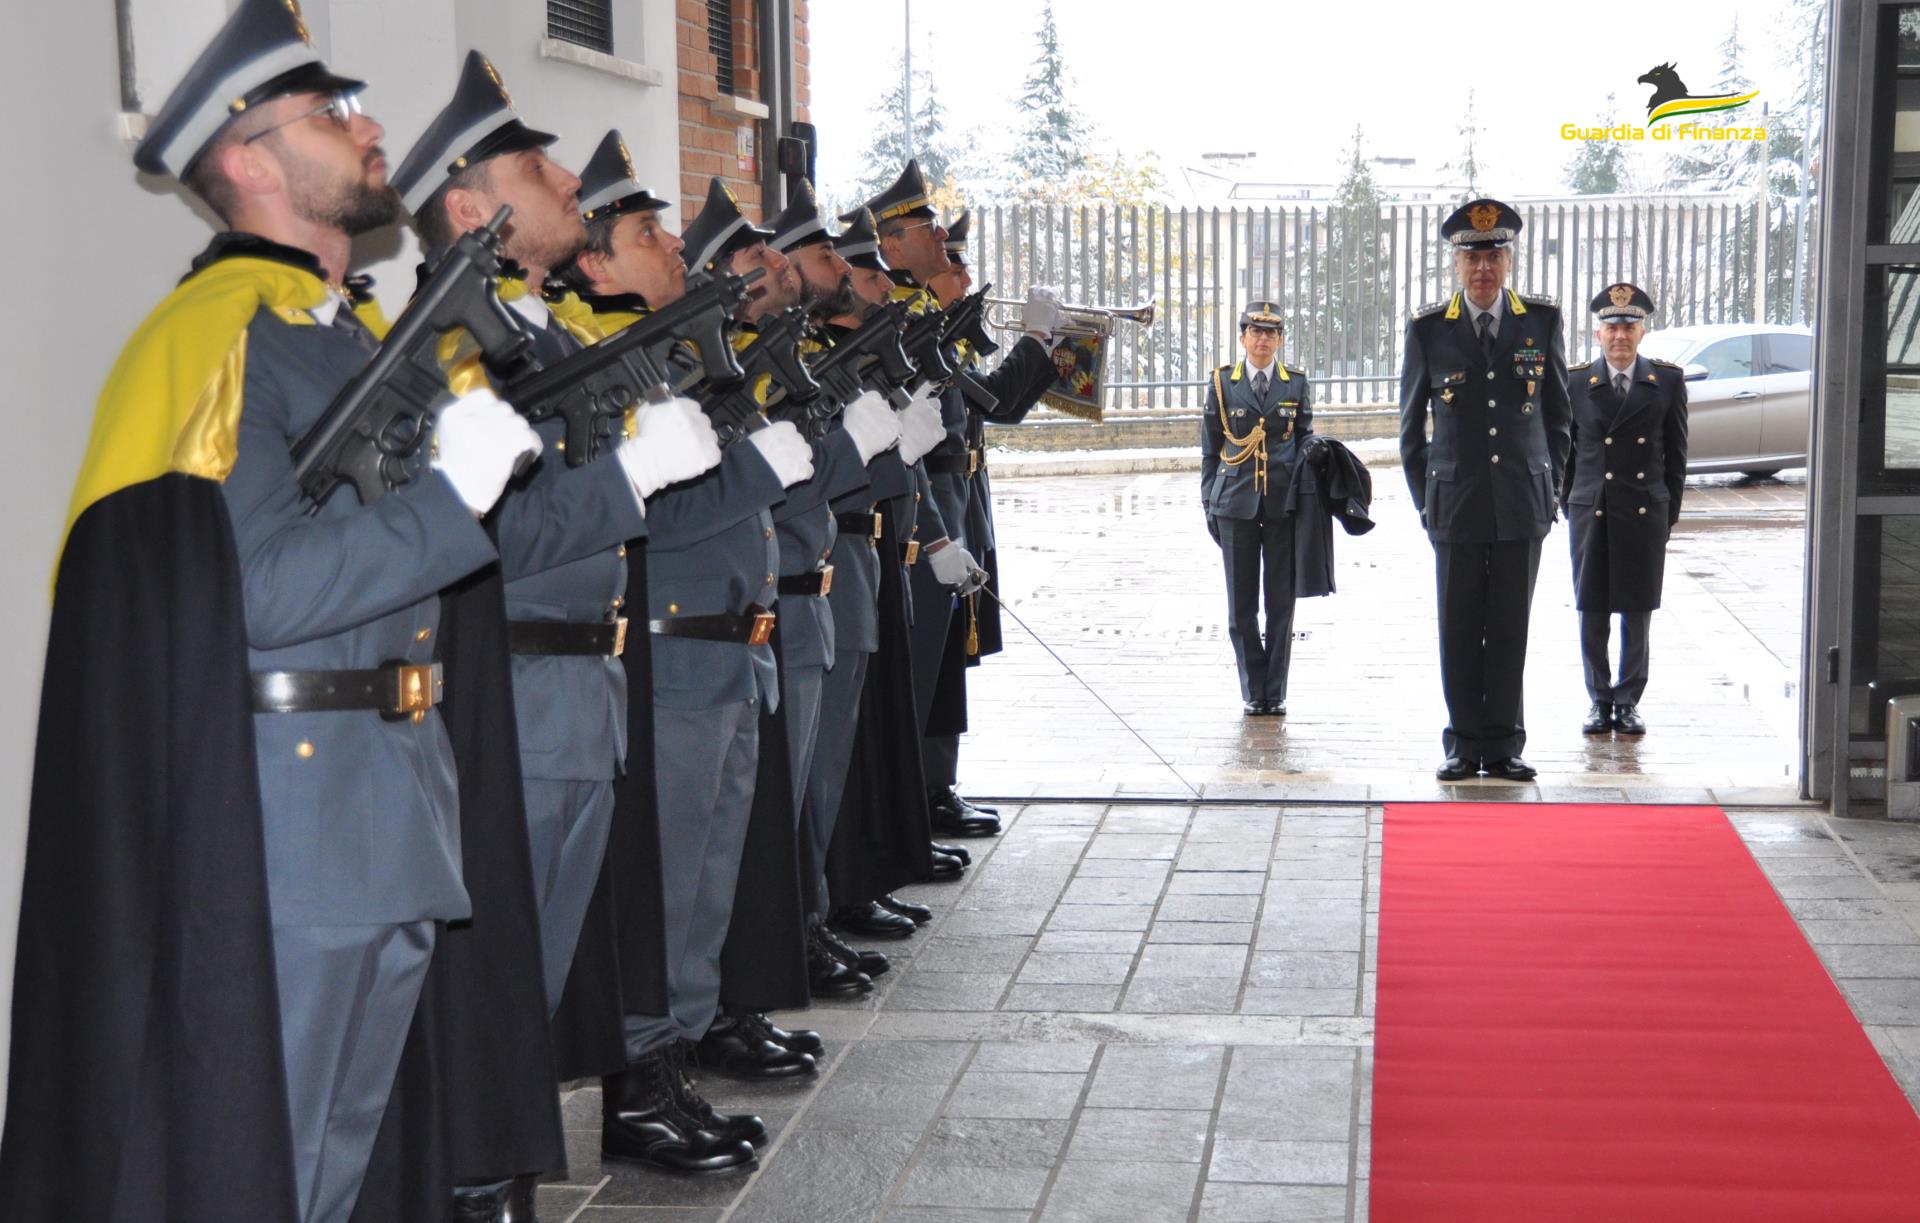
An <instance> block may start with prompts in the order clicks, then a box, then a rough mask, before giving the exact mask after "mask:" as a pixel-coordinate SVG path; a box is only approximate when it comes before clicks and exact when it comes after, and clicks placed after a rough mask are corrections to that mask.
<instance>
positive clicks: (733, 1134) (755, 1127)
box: [667, 1040, 767, 1147]
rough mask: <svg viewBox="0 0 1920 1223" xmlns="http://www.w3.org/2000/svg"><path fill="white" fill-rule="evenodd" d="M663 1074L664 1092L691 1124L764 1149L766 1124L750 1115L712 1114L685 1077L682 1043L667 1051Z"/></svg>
mask: <svg viewBox="0 0 1920 1223" xmlns="http://www.w3.org/2000/svg"><path fill="white" fill-rule="evenodd" d="M667 1070H668V1072H669V1077H668V1081H667V1088H668V1090H669V1092H671V1094H672V1095H673V1106H674V1107H675V1108H677V1109H679V1110H680V1111H681V1112H682V1113H684V1114H685V1115H686V1116H688V1117H691V1118H692V1119H693V1122H694V1124H696V1125H698V1126H699V1127H700V1128H701V1129H703V1130H705V1131H707V1132H708V1133H711V1134H718V1135H720V1136H721V1137H722V1138H728V1139H731V1140H733V1141H735V1142H744V1143H748V1144H750V1145H752V1146H756V1147H757V1146H764V1145H765V1144H766V1141H767V1125H766V1122H764V1121H762V1120H760V1118H758V1117H756V1116H754V1115H753V1114H752V1113H716V1112H714V1111H713V1105H711V1104H709V1103H707V1101H706V1098H705V1097H704V1096H702V1095H701V1094H700V1092H699V1090H698V1089H696V1088H695V1087H694V1085H693V1079H692V1078H691V1077H689V1076H688V1074H687V1046H686V1044H685V1043H684V1042H681V1041H677V1040H676V1041H674V1042H673V1044H672V1045H670V1046H669V1047H668V1049H667Z"/></svg>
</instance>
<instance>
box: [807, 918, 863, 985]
mask: <svg viewBox="0 0 1920 1223" xmlns="http://www.w3.org/2000/svg"><path fill="white" fill-rule="evenodd" d="M826 929H827V928H826V927H825V926H822V925H816V926H814V927H813V929H811V930H809V931H808V932H807V988H808V990H810V991H811V992H812V994H813V996H814V997H816V998H847V997H851V996H852V995H854V994H864V993H867V992H869V991H871V990H872V989H873V978H872V977H869V976H868V975H867V974H866V973H863V972H861V971H860V970H859V969H856V968H849V967H847V966H846V965H845V964H843V963H841V961H840V957H838V956H836V955H834V954H833V952H832V951H830V950H828V948H827V944H826V943H825V941H824V940H823V939H822V937H821V936H822V935H824V934H825V933H826Z"/></svg>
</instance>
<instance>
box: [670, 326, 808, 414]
mask: <svg viewBox="0 0 1920 1223" xmlns="http://www.w3.org/2000/svg"><path fill="white" fill-rule="evenodd" d="M806 317H807V316H806V312H805V311H803V310H799V309H793V310H784V311H781V312H780V313H779V314H775V315H770V316H768V317H767V318H764V319H762V320H760V322H759V324H758V327H759V334H758V335H756V336H755V337H754V338H753V342H752V343H751V344H749V345H747V346H746V347H745V348H743V349H741V350H740V368H741V369H742V370H744V371H745V372H746V377H745V378H744V379H742V380H741V381H739V382H738V383H736V384H734V385H732V386H725V387H715V386H711V385H707V386H702V387H700V388H697V389H696V390H695V391H694V398H695V399H698V400H699V401H700V406H701V407H702V408H703V409H705V411H706V413H707V417H708V419H710V420H712V422H713V431H714V432H715V433H717V434H719V435H720V444H721V445H722V446H728V445H732V444H733V443H734V442H736V441H739V440H740V439H741V438H743V437H745V436H746V435H747V434H749V433H753V432H755V431H757V430H758V429H760V428H761V427H762V426H763V425H764V423H765V421H764V420H763V419H762V409H763V407H764V406H765V405H764V404H762V403H761V401H760V400H759V399H758V398H757V397H756V396H755V394H754V387H755V385H756V384H758V383H759V381H760V379H761V378H762V376H766V377H768V378H770V379H771V380H772V382H773V384H774V385H776V386H778V387H779V388H780V389H781V390H782V391H784V392H785V395H786V398H788V399H790V400H791V401H792V402H794V403H796V404H804V403H808V402H811V401H812V400H813V399H815V398H817V397H818V396H819V395H820V384H819V383H817V382H815V381H814V380H813V377H812V376H811V375H810V374H808V373H807V365H806V362H804V361H802V360H801V359H800V339H801V337H802V336H803V335H804V334H805V328H806Z"/></svg>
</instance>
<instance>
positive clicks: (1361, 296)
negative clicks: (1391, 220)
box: [1297, 124, 1393, 373]
mask: <svg viewBox="0 0 1920 1223" xmlns="http://www.w3.org/2000/svg"><path fill="white" fill-rule="evenodd" d="M1345 163H1346V164H1345V168H1344V172H1343V174H1342V177H1341V180H1340V185H1339V186H1338V187H1337V188H1335V189H1334V194H1333V198H1332V200H1330V201H1329V202H1328V205H1327V222H1326V223H1327V234H1326V242H1325V245H1324V246H1323V247H1322V248H1321V251H1320V255H1319V268H1318V274H1317V277H1316V279H1317V281H1318V283H1319V284H1320V286H1321V290H1322V291H1321V294H1320V297H1321V301H1320V302H1318V303H1301V305H1302V306H1303V307H1305V308H1306V309H1308V310H1309V311H1313V312H1318V313H1320V314H1322V315H1323V316H1324V317H1325V320H1326V326H1324V327H1314V328H1312V329H1311V330H1310V331H1309V334H1312V335H1320V336H1323V337H1325V341H1326V344H1327V345H1328V348H1327V351H1325V352H1316V353H1308V352H1301V353H1299V354H1297V356H1298V359H1300V360H1303V361H1305V362H1306V363H1307V364H1308V365H1309V367H1310V368H1314V369H1322V368H1324V369H1327V370H1329V371H1332V370H1333V366H1334V364H1335V363H1336V362H1342V361H1344V362H1346V363H1348V366H1349V368H1347V369H1345V370H1344V371H1340V372H1348V373H1371V372H1375V370H1376V369H1377V368H1378V367H1379V366H1380V363H1382V362H1385V361H1387V360H1389V359H1390V358H1391V355H1392V351H1391V350H1392V336H1391V335H1390V334H1389V332H1390V330H1391V329H1390V328H1387V327H1381V326H1378V325H1377V320H1378V319H1379V318H1381V317H1384V316H1385V315H1386V314H1387V313H1390V304H1391V301H1392V295H1393V285H1392V274H1391V273H1392V269H1391V265H1390V264H1389V261H1388V254H1387V250H1388V243H1389V241H1390V235H1389V232H1388V227H1387V226H1385V225H1382V224H1381V221H1380V210H1381V207H1382V206H1383V205H1384V204H1385V203H1386V197H1385V195H1384V194H1383V193H1382V192H1381V190H1380V184H1379V183H1378V181H1376V180H1375V179H1374V177H1373V166H1372V163H1370V162H1369V161H1368V160H1367V157H1366V136H1365V133H1364V132H1362V131H1361V129H1360V126H1359V125H1358V124H1355V125H1354V129H1353V143H1352V144H1351V145H1349V146H1348V148H1347V153H1346V157H1345Z"/></svg>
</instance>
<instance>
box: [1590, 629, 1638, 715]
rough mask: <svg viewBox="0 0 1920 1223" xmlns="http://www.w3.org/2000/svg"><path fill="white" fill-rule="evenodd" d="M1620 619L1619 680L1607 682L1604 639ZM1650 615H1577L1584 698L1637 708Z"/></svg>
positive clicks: (1607, 668) (1605, 643) (1608, 672)
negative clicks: (1615, 619) (1585, 688)
mask: <svg viewBox="0 0 1920 1223" xmlns="http://www.w3.org/2000/svg"><path fill="white" fill-rule="evenodd" d="M1615 615H1618V616H1619V617H1620V678H1619V679H1617V680H1613V681H1612V682H1609V680H1608V676H1609V675H1610V674H1611V671H1610V669H1609V667H1608V666H1607V636H1608V629H1609V628H1610V626H1611V622H1612V620H1613V617H1614V616H1615ZM1652 627H1653V613H1652V612H1616V613H1611V614H1610V613H1607V612H1581V613H1580V660H1581V661H1582V662H1584V663H1585V664H1586V668H1587V695H1588V696H1589V697H1591V698H1592V699H1593V700H1596V701H1600V702H1602V703H1605V704H1609V705H1638V704H1639V703H1640V695H1641V694H1642V693H1644V692H1645V691H1646V690H1647V663H1648V651H1647V636H1648V633H1649V631H1650V630H1651V629H1652Z"/></svg>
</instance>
